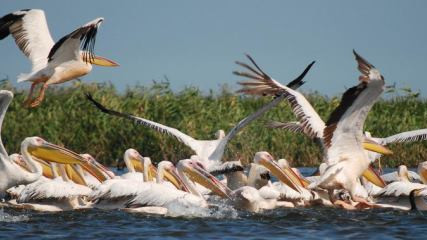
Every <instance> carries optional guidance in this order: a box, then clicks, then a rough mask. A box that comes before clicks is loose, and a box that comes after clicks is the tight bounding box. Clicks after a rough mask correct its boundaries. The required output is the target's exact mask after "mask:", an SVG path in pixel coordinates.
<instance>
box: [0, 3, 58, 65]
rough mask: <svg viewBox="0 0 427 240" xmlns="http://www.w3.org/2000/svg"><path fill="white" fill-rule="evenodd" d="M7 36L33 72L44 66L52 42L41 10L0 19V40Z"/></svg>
mask: <svg viewBox="0 0 427 240" xmlns="http://www.w3.org/2000/svg"><path fill="white" fill-rule="evenodd" d="M9 34H11V35H12V36H13V38H14V39H15V42H16V45H18V47H19V49H21V51H22V52H23V53H24V54H25V56H27V57H28V58H29V59H30V61H31V63H32V65H33V66H32V69H33V71H36V70H39V69H41V68H43V67H45V66H46V64H47V56H48V54H49V51H50V49H51V48H52V46H53V44H54V42H53V40H52V37H51V36H50V32H49V28H48V26H47V22H46V17H45V15H44V12H43V10H40V9H25V10H20V11H16V12H13V13H9V14H7V15H5V16H3V17H2V18H0V40H1V39H3V38H5V37H7V36H8V35H9Z"/></svg>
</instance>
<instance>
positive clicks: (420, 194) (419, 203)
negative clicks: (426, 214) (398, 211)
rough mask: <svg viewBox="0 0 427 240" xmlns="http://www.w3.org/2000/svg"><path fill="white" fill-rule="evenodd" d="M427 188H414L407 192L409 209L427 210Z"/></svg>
mask: <svg viewBox="0 0 427 240" xmlns="http://www.w3.org/2000/svg"><path fill="white" fill-rule="evenodd" d="M426 197H427V188H422V189H414V190H412V191H411V193H410V194H409V202H410V203H411V210H418V211H427V202H426Z"/></svg>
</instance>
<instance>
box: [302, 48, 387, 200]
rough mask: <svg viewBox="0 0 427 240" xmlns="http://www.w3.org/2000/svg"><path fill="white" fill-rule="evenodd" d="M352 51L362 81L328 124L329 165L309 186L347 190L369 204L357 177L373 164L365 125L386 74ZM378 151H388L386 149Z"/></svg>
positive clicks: (347, 95) (382, 88)
mask: <svg viewBox="0 0 427 240" xmlns="http://www.w3.org/2000/svg"><path fill="white" fill-rule="evenodd" d="M353 53H354V55H355V57H356V61H357V63H358V69H359V71H360V72H361V73H362V75H361V76H360V77H359V81H360V83H359V84H358V85H357V86H355V87H352V88H350V89H348V90H347V91H346V92H345V93H344V94H343V97H342V100H341V103H340V105H339V106H338V107H337V108H336V109H335V110H334V111H333V112H332V113H331V115H330V117H329V120H328V122H327V123H326V128H325V129H324V132H323V140H324V145H325V147H326V150H327V164H328V168H327V169H326V171H325V173H324V174H323V175H322V176H321V178H320V180H319V181H318V182H315V183H312V184H310V186H309V188H311V189H313V188H316V187H320V188H323V189H328V191H330V193H332V191H333V190H335V189H346V190H348V191H349V193H350V196H351V199H352V200H353V201H354V202H362V203H368V202H367V201H366V200H365V199H363V198H360V197H357V196H356V194H355V192H356V187H357V184H358V178H359V177H360V176H362V174H363V172H364V171H366V170H367V169H368V167H369V164H370V160H369V158H368V156H367V154H366V152H365V151H364V149H363V147H362V141H363V139H364V135H363V125H364V122H365V119H366V117H367V115H368V112H369V110H370V109H371V107H372V106H373V105H374V103H375V102H376V101H377V100H378V98H379V96H380V95H381V93H382V92H383V90H384V77H383V76H382V75H381V74H380V72H379V71H378V70H377V69H376V68H375V67H374V66H373V65H372V64H370V63H368V62H367V61H366V60H365V59H363V58H362V57H361V56H359V55H358V54H357V53H356V52H355V51H354V50H353ZM377 146H380V145H377ZM378 150H379V151H383V152H389V150H387V149H385V148H382V149H378Z"/></svg>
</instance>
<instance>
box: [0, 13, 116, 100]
mask: <svg viewBox="0 0 427 240" xmlns="http://www.w3.org/2000/svg"><path fill="white" fill-rule="evenodd" d="M103 20H104V19H103V18H97V19H94V20H92V21H90V22H88V23H86V24H85V25H83V26H81V27H79V28H77V29H76V30H74V31H73V32H71V33H70V34H68V35H66V36H64V37H62V38H61V39H60V40H59V41H58V42H56V43H54V42H53V40H52V37H51V36H50V33H49V29H48V26H47V23H46V17H45V15H44V12H43V10H39V9H25V10H20V11H16V12H13V13H9V14H7V15H5V16H3V17H2V18H0V40H1V39H3V38H5V37H7V36H8V35H9V34H11V35H12V36H13V38H14V39H15V42H16V44H17V45H18V47H19V49H21V51H22V52H23V53H24V54H25V56H27V57H28V58H29V59H30V60H31V63H32V70H31V73H28V74H21V75H20V76H18V82H23V81H31V82H33V83H32V85H31V89H30V93H29V95H28V98H27V100H26V101H25V104H26V105H28V106H30V107H36V106H38V105H39V104H40V103H41V101H42V100H43V98H44V94H45V91H46V89H47V88H48V86H49V85H51V84H59V83H63V82H66V81H69V80H72V79H75V78H79V77H81V76H84V75H86V74H88V73H89V72H90V71H91V70H92V65H91V64H96V65H100V66H118V64H117V63H115V62H113V61H111V60H109V59H106V58H102V57H98V56H95V55H94V53H93V51H94V46H95V38H96V33H97V31H98V28H99V26H100V24H101V23H102V21H103ZM80 48H81V49H82V51H80ZM40 83H42V84H43V85H42V87H41V88H40V94H39V96H38V97H37V98H35V99H32V94H33V90H34V88H35V87H36V85H38V84H40Z"/></svg>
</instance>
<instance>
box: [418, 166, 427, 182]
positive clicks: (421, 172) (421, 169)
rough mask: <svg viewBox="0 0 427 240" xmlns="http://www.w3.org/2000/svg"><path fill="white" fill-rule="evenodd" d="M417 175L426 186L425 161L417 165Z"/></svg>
mask: <svg viewBox="0 0 427 240" xmlns="http://www.w3.org/2000/svg"><path fill="white" fill-rule="evenodd" d="M418 174H419V175H420V178H421V181H422V182H423V183H424V184H427V161H425V162H422V163H420V164H418Z"/></svg>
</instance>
